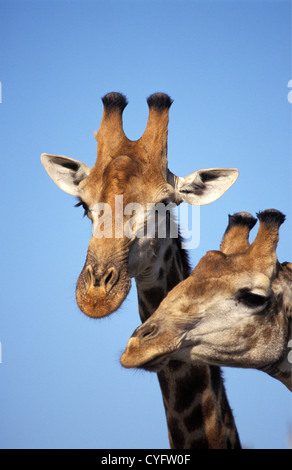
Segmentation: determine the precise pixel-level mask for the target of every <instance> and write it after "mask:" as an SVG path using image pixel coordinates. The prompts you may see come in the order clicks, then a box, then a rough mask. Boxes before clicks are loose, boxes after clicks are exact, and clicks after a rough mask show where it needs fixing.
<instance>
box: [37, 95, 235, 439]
mask: <svg viewBox="0 0 292 470" xmlns="http://www.w3.org/2000/svg"><path fill="white" fill-rule="evenodd" d="M102 101H103V105H104V111H103V116H102V121H101V124H100V128H99V130H98V132H96V134H95V137H96V140H97V159H96V163H95V165H94V167H93V168H89V167H88V166H87V165H85V164H84V163H82V162H80V161H78V160H73V159H71V158H68V157H64V156H58V155H49V154H43V155H42V156H41V160H42V163H43V165H44V167H45V169H46V170H47V172H48V174H49V175H50V176H51V178H52V179H53V180H54V182H55V183H56V184H57V185H58V186H59V187H60V188H61V189H62V190H64V191H65V192H67V193H69V194H71V195H73V196H76V197H77V198H78V199H79V203H78V205H82V206H83V208H84V209H85V213H86V215H87V216H88V217H89V218H90V219H91V220H92V225H93V236H92V238H91V240H90V242H89V246H88V252H87V257H86V261H85V264H84V267H83V269H82V271H81V274H80V276H79V278H78V282H77V287H76V299H77V303H78V305H79V307H80V309H81V310H82V311H83V312H84V313H85V314H86V315H89V316H90V317H93V318H100V317H104V316H107V315H109V314H111V313H112V312H114V311H115V310H116V309H118V308H119V307H120V305H121V304H122V302H123V301H124V299H125V298H126V296H127V294H128V292H129V289H130V286H131V278H135V281H136V286H137V293H138V304H139V313H140V317H141V320H142V322H143V321H145V320H146V319H147V318H148V317H149V316H150V315H151V314H152V313H153V312H154V311H155V310H156V309H157V308H158V306H159V304H160V302H161V301H162V300H163V298H164V297H165V296H166V295H167V293H168V292H169V291H170V290H171V289H172V288H173V287H174V286H175V285H176V284H178V283H179V282H180V281H182V280H183V279H185V278H186V277H187V276H188V275H189V272H190V266H189V262H188V257H187V253H186V251H185V250H184V249H183V247H182V239H181V237H180V235H179V231H178V236H177V237H171V236H170V230H169V225H170V222H171V221H172V217H171V215H169V213H166V214H165V217H164V221H165V224H166V226H167V229H166V236H165V237H163V238H162V237H159V236H157V233H156V230H155V231H154V235H153V236H152V237H149V236H147V235H146V234H145V226H146V225H147V223H148V221H149V220H148V219H149V217H153V214H152V215H151V214H149V211H148V210H147V204H149V203H152V204H155V205H156V204H161V205H163V206H165V205H168V204H169V203H174V204H176V205H177V204H180V203H181V202H182V201H186V202H187V203H189V204H196V205H203V204H209V203H211V202H213V201H214V200H216V199H217V198H219V197H220V196H221V195H222V194H224V192H225V191H226V190H227V189H229V187H230V186H231V185H232V184H233V183H234V182H235V181H236V179H237V177H238V170H236V169H220V168H213V169H207V170H197V171H195V172H194V173H192V174H191V175H189V176H187V177H178V176H176V175H174V174H173V173H172V172H171V171H170V170H169V169H168V159H167V133H168V119H169V116H168V115H169V108H170V106H171V104H172V100H171V99H170V98H169V96H168V95H165V94H163V93H156V94H154V95H151V96H150V97H149V98H148V100H147V102H148V106H149V116H148V122H147V126H146V129H145V131H144V133H143V135H142V137H141V138H140V139H139V140H137V141H131V140H129V139H128V138H127V137H126V135H125V133H124V130H123V126H122V113H123V110H124V108H125V106H126V105H127V101H126V99H125V97H124V96H123V95H121V94H119V93H109V94H108V95H106V96H105V97H104V98H103V100H102ZM121 196H122V198H121ZM117 201H118V204H117ZM137 203H138V204H139V206H138V207H139V208H140V210H136V214H135V222H134V223H133V224H132V225H131V229H132V230H131V236H127V235H126V234H125V232H126V230H124V231H123V230H121V227H122V228H125V227H126V226H127V227H128V226H129V223H130V219H131V217H130V216H132V213H131V210H130V208H131V207H136V208H137ZM100 204H106V206H103V207H104V209H103V210H102V209H101V206H100ZM131 205H132V206H131ZM105 207H106V208H108V207H110V210H109V211H107V210H105ZM154 219H155V218H154ZM101 220H102V224H101ZM172 222H173V221H172ZM101 225H103V228H104V226H105V225H107V228H108V233H109V235H108V236H99V234H100V228H101ZM117 227H119V229H118V235H117V234H116V228H117ZM154 227H156V225H155V223H154ZM113 234H115V235H113ZM158 380H159V384H160V388H161V391H162V396H163V402H164V407H165V412H166V419H167V426H168V433H169V440H170V446H171V447H172V448H230V447H231V448H234V447H239V446H240V443H239V438H238V433H237V430H236V426H235V423H234V419H233V415H232V411H231V409H230V406H229V403H228V400H227V397H226V393H225V388H224V384H223V380H222V378H221V373H220V369H219V368H218V367H209V366H207V365H200V366H193V365H190V364H188V363H185V362H184V361H181V362H178V361H172V362H170V364H169V366H168V367H167V368H166V369H165V370H164V371H163V372H162V373H159V374H158ZM173 387H176V390H177V399H176V401H175V402H174V401H173V400H172V398H171V397H170V395H169V390H170V389H171V388H173ZM186 404H187V406H188V415H187V416H186V415H185V406H186Z"/></svg>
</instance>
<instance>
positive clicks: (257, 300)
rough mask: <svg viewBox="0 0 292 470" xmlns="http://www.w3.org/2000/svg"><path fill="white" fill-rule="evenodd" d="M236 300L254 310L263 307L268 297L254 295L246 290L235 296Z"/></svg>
mask: <svg viewBox="0 0 292 470" xmlns="http://www.w3.org/2000/svg"><path fill="white" fill-rule="evenodd" d="M237 300H238V301H239V302H241V303H243V304H244V305H246V306H247V307H250V308H256V307H261V306H264V305H265V304H266V303H267V302H268V300H269V297H266V296H264V295H260V294H254V293H253V292H250V291H248V290H242V291H241V292H240V293H239V295H238V296H237Z"/></svg>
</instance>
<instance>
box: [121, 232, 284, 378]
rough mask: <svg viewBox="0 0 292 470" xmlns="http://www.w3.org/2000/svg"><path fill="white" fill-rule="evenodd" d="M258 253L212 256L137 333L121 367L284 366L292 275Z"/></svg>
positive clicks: (200, 265) (176, 289) (204, 258)
mask: <svg viewBox="0 0 292 470" xmlns="http://www.w3.org/2000/svg"><path fill="white" fill-rule="evenodd" d="M260 236H261V234H260ZM255 247H256V244H255V245H254V246H251V247H250V248H249V249H248V250H247V251H246V252H245V253H239V254H230V255H226V254H224V253H222V252H219V251H211V252H208V253H207V255H205V256H204V257H203V258H202V259H201V260H200V262H199V263H198V265H197V267H196V268H195V269H194V271H193V273H192V274H191V275H190V277H189V278H187V279H186V280H184V281H182V282H181V283H180V284H178V285H177V286H176V287H174V288H173V290H172V291H171V292H169V294H168V295H167V297H166V298H165V299H164V300H163V301H162V302H161V304H160V306H159V308H158V309H157V310H156V312H155V313H154V314H153V315H152V316H151V318H149V319H148V320H147V321H146V322H145V323H144V324H143V325H141V326H140V327H139V328H137V329H136V331H135V332H134V334H133V336H132V338H130V340H129V342H128V345H127V348H126V351H125V352H124V354H123V355H122V357H121V363H122V365H123V366H125V367H142V368H145V369H149V370H155V371H158V370H159V369H160V368H161V367H163V366H164V365H165V364H166V363H167V362H168V361H169V360H170V359H178V360H183V361H185V362H190V363H197V362H204V363H208V364H212V365H219V366H234V367H250V368H256V369H258V368H263V367H266V366H268V365H269V364H274V363H276V362H277V361H279V360H280V359H281V356H282V355H283V351H285V349H286V346H287V332H288V327H287V323H288V321H289V319H288V318H287V316H286V315H284V314H283V312H285V311H287V304H288V305H290V304H291V278H292V271H291V269H290V268H289V267H286V266H285V267H282V266H280V265H278V263H277V262H275V263H274V269H271V266H268V265H267V256H264V255H263V254H262V255H263V256H264V260H261V259H257V258H256V256H255ZM271 264H273V262H271ZM261 265H262V270H260V269H259V267H260V266H261ZM289 273H290V274H289ZM283 286H284V287H283ZM287 290H288V291H289V292H288V294H287V292H285V295H283V292H284V291H287ZM290 315H291V309H290ZM290 321H291V319H290Z"/></svg>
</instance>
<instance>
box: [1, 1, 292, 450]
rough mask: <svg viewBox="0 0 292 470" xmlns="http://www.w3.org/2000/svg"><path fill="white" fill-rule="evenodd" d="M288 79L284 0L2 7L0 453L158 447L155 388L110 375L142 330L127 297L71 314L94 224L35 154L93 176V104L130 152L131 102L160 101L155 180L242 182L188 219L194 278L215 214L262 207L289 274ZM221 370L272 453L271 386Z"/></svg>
mask: <svg viewBox="0 0 292 470" xmlns="http://www.w3.org/2000/svg"><path fill="white" fill-rule="evenodd" d="M291 78H292V72H291V5H290V1H284V0H283V1H244V0H242V1H240V0H238V1H236V0H234V1H231V0H230V1H224V0H217V1H208V0H207V1H184V0H168V1H166V0H164V1H163V0H155V1H154V0H143V1H142V0H135V1H132V0H120V1H113V0H105V1H103V0H102V1H93V0H92V1H88V0H82V1H74V0H73V1H63V0H58V1H46V0H44V1H29V0H27V1H14V0H9V1H8V0H5V1H3V0H0V82H1V85H2V97H1V98H2V99H1V101H2V102H1V103H0V155H1V159H0V165H1V174H2V179H1V182H2V183H1V184H2V192H3V194H2V230H1V248H2V250H1V265H2V269H1V273H0V276H1V280H0V281H1V290H2V295H1V300H0V302H1V304H0V305H1V309H0V343H1V346H2V358H1V359H2V362H1V363H0V447H1V448H103V449H110V448H120V449H123V448H148V449H151V448H168V439H167V430H166V422H165V416H164V410H163V405H162V399H161V395H160V391H159V388H158V384H157V379H156V376H155V375H154V374H150V373H144V372H137V371H129V370H124V369H122V368H121V366H120V364H119V357H120V354H121V352H122V351H123V350H124V347H125V345H126V342H127V340H128V338H129V337H130V335H131V334H132V332H133V330H134V329H135V328H136V327H137V326H138V324H139V322H140V320H139V316H138V307H137V299H136V291H135V285H134V283H133V288H132V290H131V292H130V294H129V296H128V298H127V299H126V301H125V302H124V304H123V306H122V307H121V308H120V310H119V311H118V312H117V313H115V314H113V315H112V316H111V317H109V318H106V319H103V320H99V321H94V320H92V319H89V318H87V317H85V315H83V314H82V313H81V312H80V311H79V310H78V308H77V306H76V302H75V283H76V280H77V277H78V275H79V272H80V270H81V268H82V266H83V263H84V260H85V256H86V250H87V245H88V242H89V239H90V236H91V226H90V222H89V221H88V220H86V219H83V218H82V211H81V210H80V209H75V208H74V204H75V200H74V198H72V197H70V196H69V195H67V194H65V193H63V192H62V191H60V190H59V189H58V188H57V187H56V186H55V185H54V183H53V182H52V181H51V180H50V178H49V177H48V176H47V174H46V172H45V170H44V169H43V167H42V165H41V163H40V155H41V153H42V152H47V153H57V154H62V155H67V156H70V157H72V158H76V159H79V160H83V161H84V162H85V163H86V164H87V165H89V166H90V165H93V164H94V162H95V156H96V142H95V139H94V136H93V131H94V130H96V129H98V127H99V123H100V119H101V115H102V103H101V100H100V98H101V97H102V96H103V95H104V94H105V93H107V92H109V91H120V92H122V93H124V94H125V95H127V97H128V100H129V105H128V107H127V108H126V110H125V112H124V128H125V131H126V133H127V135H128V137H129V138H130V139H137V138H139V137H140V136H141V134H142V133H143V131H144V128H145V125H146V121H147V112H148V108H147V104H146V97H147V96H149V95H150V94H151V93H153V92H156V91H163V92H166V93H168V94H169V95H170V96H171V97H172V98H173V99H174V103H173V105H172V107H171V110H170V123H169V151H168V157H169V167H170V169H171V170H172V171H173V172H174V173H176V174H178V175H180V176H186V175H188V174H189V173H191V172H193V171H195V170H197V169H199V168H212V167H236V168H238V169H239V170H240V176H239V179H238V180H237V182H236V184H235V185H234V186H233V187H232V188H231V189H230V190H229V191H228V192H227V193H226V194H225V195H224V196H223V197H222V198H221V199H219V200H218V201H216V202H215V203H213V204H211V205H208V206H204V207H202V208H201V211H200V214H201V217H200V244H199V247H198V248H197V249H195V250H192V252H191V261H192V266H195V264H196V263H197V262H198V260H199V259H200V257H201V256H203V255H204V254H205V252H206V251H207V250H210V249H217V248H218V247H219V244H220V241H221V237H222V234H223V232H224V230H225V227H226V224H227V218H228V214H230V213H234V212H238V211H242V210H246V211H249V212H251V213H253V214H255V213H256V212H258V211H259V210H264V209H267V208H270V207H273V208H276V209H279V210H281V211H282V212H284V213H285V214H286V216H287V220H286V222H285V224H284V225H283V226H282V227H281V231H280V242H279V246H278V258H279V260H280V261H286V260H290V261H291V260H292V253H291V251H292V250H291V225H292V211H291V181H292V178H291V177H292V173H291V106H292V104H291V103H289V101H288V99H287V97H288V92H289V88H288V81H289V80H290V79H291ZM254 231H255V232H256V229H254ZM224 375H225V382H226V388H227V393H228V397H229V399H230V403H231V406H232V408H233V410H234V415H235V418H236V422H237V425H238V429H239V433H240V436H241V440H242V443H243V444H244V445H245V446H247V447H251V448H287V447H288V446H289V442H288V437H289V432H290V431H291V397H290V393H289V392H288V391H287V390H286V389H285V388H284V386H283V385H282V384H280V383H278V382H276V381H274V380H273V379H271V378H269V377H268V376H265V375H264V374H263V373H260V372H257V371H248V370H239V369H238V370H233V369H224Z"/></svg>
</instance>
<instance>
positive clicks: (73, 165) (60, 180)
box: [41, 153, 91, 197]
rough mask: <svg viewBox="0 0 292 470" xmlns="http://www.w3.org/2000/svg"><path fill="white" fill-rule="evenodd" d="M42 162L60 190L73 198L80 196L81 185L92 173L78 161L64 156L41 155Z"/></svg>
mask: <svg viewBox="0 0 292 470" xmlns="http://www.w3.org/2000/svg"><path fill="white" fill-rule="evenodd" d="M41 162H42V164H43V165H44V167H45V169H46V171H47V172H48V174H49V176H50V177H51V178H52V180H53V181H54V182H55V183H56V185H57V186H59V188H61V189H62V190H63V191H65V192H66V193H68V194H71V196H77V197H78V196H79V195H80V190H79V183H80V182H81V181H83V180H84V179H85V178H87V176H88V175H89V173H90V170H91V168H89V167H88V166H87V165H85V164H84V163H82V162H79V161H78V160H73V158H68V157H64V156H62V155H48V154H47V153H43V154H42V155H41Z"/></svg>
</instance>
